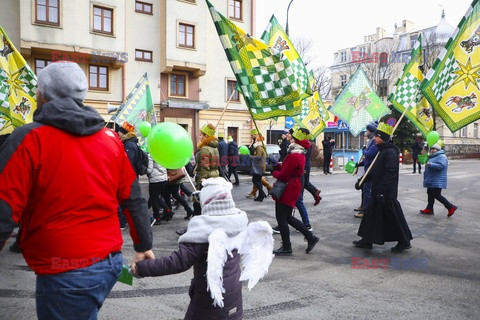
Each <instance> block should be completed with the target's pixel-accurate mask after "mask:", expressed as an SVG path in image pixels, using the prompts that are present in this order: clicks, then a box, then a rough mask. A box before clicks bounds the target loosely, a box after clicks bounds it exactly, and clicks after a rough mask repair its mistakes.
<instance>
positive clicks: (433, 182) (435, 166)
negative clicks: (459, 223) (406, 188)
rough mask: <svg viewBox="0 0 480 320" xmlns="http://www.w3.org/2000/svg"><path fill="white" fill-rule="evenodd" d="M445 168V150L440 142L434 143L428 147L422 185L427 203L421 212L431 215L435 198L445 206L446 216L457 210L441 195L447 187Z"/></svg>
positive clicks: (446, 162)
mask: <svg viewBox="0 0 480 320" xmlns="http://www.w3.org/2000/svg"><path fill="white" fill-rule="evenodd" d="M447 170H448V159H447V156H446V155H445V151H443V150H442V147H441V146H440V144H438V143H436V144H434V145H433V146H431V147H430V155H429V156H428V162H427V163H426V165H425V172H424V176H423V187H424V188H427V195H428V204H427V207H426V208H425V209H423V210H420V213H421V214H427V215H433V203H434V202H435V199H437V200H438V201H440V202H441V203H442V204H443V205H444V206H445V208H447V210H448V215H447V216H448V217H451V216H452V215H453V214H454V213H455V210H457V208H458V207H457V206H455V205H453V204H451V203H450V201H448V200H447V199H446V198H445V197H444V196H442V189H447Z"/></svg>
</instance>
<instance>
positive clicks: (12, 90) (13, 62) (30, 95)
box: [0, 27, 37, 135]
mask: <svg viewBox="0 0 480 320" xmlns="http://www.w3.org/2000/svg"><path fill="white" fill-rule="evenodd" d="M0 36H1V38H2V42H1V43H0V48H1V49H0V135H3V134H8V133H11V132H12V131H13V130H14V129H15V128H17V127H20V126H22V125H24V124H26V123H30V122H32V121H33V112H34V111H35V109H36V107H37V101H36V98H35V93H36V92H37V77H36V76H35V74H34V73H33V71H32V69H30V67H29V66H28V64H27V62H26V61H25V59H24V58H23V57H22V55H21V54H20V52H18V50H17V49H16V48H15V47H14V45H13V44H12V42H11V41H10V39H9V38H8V36H7V34H6V33H5V31H4V30H3V29H2V27H0Z"/></svg>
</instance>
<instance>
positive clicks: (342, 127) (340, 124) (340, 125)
mask: <svg viewBox="0 0 480 320" xmlns="http://www.w3.org/2000/svg"><path fill="white" fill-rule="evenodd" d="M338 130H344V131H347V130H348V125H347V123H346V122H343V121H342V120H338Z"/></svg>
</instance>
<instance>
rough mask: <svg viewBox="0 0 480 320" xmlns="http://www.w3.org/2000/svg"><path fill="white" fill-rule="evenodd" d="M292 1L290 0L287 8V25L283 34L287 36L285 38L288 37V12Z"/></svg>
mask: <svg viewBox="0 0 480 320" xmlns="http://www.w3.org/2000/svg"><path fill="white" fill-rule="evenodd" d="M292 2H293V0H290V3H289V4H288V7H287V24H286V26H285V33H286V34H287V36H288V35H289V34H288V10H290V5H291V4H292Z"/></svg>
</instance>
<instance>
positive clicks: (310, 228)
mask: <svg viewBox="0 0 480 320" xmlns="http://www.w3.org/2000/svg"><path fill="white" fill-rule="evenodd" d="M305 227H307V230H308V231H310V232H312V231H313V228H312V226H311V225H305Z"/></svg>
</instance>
